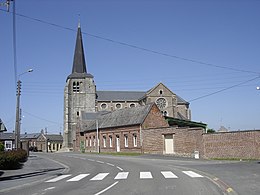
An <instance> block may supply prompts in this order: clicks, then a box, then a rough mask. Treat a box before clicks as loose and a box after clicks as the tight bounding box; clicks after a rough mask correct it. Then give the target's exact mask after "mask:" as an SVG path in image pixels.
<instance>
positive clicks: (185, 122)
mask: <svg viewBox="0 0 260 195" xmlns="http://www.w3.org/2000/svg"><path fill="white" fill-rule="evenodd" d="M165 119H166V120H167V121H168V123H169V125H170V126H175V125H177V126H178V127H187V126H188V127H201V128H203V129H206V128H207V124H205V123H202V122H195V121H190V120H183V119H178V118H173V117H168V116H166V117H165Z"/></svg>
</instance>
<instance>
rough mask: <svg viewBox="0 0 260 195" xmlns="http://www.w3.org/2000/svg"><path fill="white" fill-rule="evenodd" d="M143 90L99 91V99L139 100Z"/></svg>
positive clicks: (143, 93)
mask: <svg viewBox="0 0 260 195" xmlns="http://www.w3.org/2000/svg"><path fill="white" fill-rule="evenodd" d="M144 95H145V92H143V91H97V100H98V101H139V100H140V99H141V98H142V97H143V96H144Z"/></svg>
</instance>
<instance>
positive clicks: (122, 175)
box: [115, 172, 129, 179]
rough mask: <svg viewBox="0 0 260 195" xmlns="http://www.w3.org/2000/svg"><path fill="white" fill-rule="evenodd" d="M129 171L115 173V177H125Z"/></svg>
mask: <svg viewBox="0 0 260 195" xmlns="http://www.w3.org/2000/svg"><path fill="white" fill-rule="evenodd" d="M128 174H129V172H120V173H118V174H117V175H116V177H115V179H127V177H128Z"/></svg>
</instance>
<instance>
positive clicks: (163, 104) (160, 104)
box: [155, 98, 167, 110]
mask: <svg viewBox="0 0 260 195" xmlns="http://www.w3.org/2000/svg"><path fill="white" fill-rule="evenodd" d="M155 103H156V105H157V106H158V108H159V109H160V110H162V109H164V108H165V107H166V104H167V102H166V99H164V98H158V99H157V100H156V102H155Z"/></svg>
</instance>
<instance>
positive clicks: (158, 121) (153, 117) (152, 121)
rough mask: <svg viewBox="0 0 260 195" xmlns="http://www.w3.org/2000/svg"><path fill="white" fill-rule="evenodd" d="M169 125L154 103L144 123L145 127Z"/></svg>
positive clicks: (143, 126)
mask: <svg viewBox="0 0 260 195" xmlns="http://www.w3.org/2000/svg"><path fill="white" fill-rule="evenodd" d="M158 127H160V128H162V127H169V124H168V122H167V121H166V120H165V118H164V116H163V115H162V113H161V111H160V110H159V108H158V107H157V106H156V104H154V105H153V106H152V108H151V110H150V112H149V114H148V115H147V116H146V118H145V121H144V122H143V124H142V128H143V129H148V128H158Z"/></svg>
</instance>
